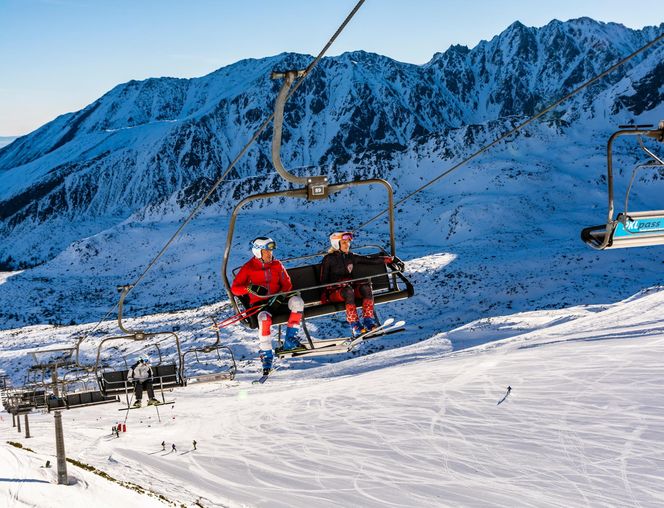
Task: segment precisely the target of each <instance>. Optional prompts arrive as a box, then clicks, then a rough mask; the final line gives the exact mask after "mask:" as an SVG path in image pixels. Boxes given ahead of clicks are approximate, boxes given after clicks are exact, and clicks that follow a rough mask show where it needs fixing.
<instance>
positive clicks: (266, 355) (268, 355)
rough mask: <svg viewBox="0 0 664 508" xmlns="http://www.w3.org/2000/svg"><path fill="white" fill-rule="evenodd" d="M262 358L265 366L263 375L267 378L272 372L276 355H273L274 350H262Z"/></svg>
mask: <svg viewBox="0 0 664 508" xmlns="http://www.w3.org/2000/svg"><path fill="white" fill-rule="evenodd" d="M260 357H261V364H262V366H263V375H264V376H267V375H268V374H269V373H270V371H271V370H272V360H273V358H274V355H273V354H272V350H271V349H268V350H265V349H261V351H260Z"/></svg>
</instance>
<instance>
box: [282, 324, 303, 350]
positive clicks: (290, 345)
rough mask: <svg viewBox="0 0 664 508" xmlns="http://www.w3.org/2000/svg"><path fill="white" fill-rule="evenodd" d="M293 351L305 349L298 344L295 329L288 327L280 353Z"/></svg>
mask: <svg viewBox="0 0 664 508" xmlns="http://www.w3.org/2000/svg"><path fill="white" fill-rule="evenodd" d="M293 349H305V347H304V346H303V345H302V344H301V343H300V340H299V337H298V336H297V328H295V327H292V326H289V327H288V328H286V339H285V340H284V347H282V348H281V349H280V351H292V350H293Z"/></svg>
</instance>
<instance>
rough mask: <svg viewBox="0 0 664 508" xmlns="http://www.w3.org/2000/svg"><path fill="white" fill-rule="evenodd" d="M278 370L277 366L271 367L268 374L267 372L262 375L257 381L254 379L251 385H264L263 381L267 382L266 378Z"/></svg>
mask: <svg viewBox="0 0 664 508" xmlns="http://www.w3.org/2000/svg"><path fill="white" fill-rule="evenodd" d="M278 368H279V367H278V366H275V367H272V369H271V370H270V372H268V373H267V374H263V375H262V376H261V377H259V378H258V379H254V380H253V381H252V382H251V384H252V385H262V384H263V383H265V381H267V378H268V377H270V374H272V373H273V372H274V371H275V370H277V369H278Z"/></svg>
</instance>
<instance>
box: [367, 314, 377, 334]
mask: <svg viewBox="0 0 664 508" xmlns="http://www.w3.org/2000/svg"><path fill="white" fill-rule="evenodd" d="M375 328H378V321H376V320H375V319H374V318H372V317H365V318H364V329H365V330H366V331H367V332H370V331H371V330H373V329H375Z"/></svg>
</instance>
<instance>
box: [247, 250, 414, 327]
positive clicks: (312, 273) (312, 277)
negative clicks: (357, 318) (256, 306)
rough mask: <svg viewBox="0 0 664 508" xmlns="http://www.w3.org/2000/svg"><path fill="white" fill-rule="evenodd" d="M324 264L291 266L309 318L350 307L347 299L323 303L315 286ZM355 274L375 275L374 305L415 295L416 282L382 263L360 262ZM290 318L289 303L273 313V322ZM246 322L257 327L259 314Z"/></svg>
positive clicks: (295, 284) (293, 277) (296, 288)
mask: <svg viewBox="0 0 664 508" xmlns="http://www.w3.org/2000/svg"><path fill="white" fill-rule="evenodd" d="M320 267H321V263H316V264H314V265H305V266H298V267H295V268H288V269H287V272H288V275H289V276H290V279H291V282H292V284H293V290H300V296H301V297H302V299H303V300H304V318H305V319H310V318H314V317H319V316H326V315H329V314H335V313H337V312H342V311H344V310H345V308H346V306H345V304H344V303H343V302H327V303H322V301H321V298H322V295H323V288H317V287H315V286H320V285H321V284H322V283H321V281H320ZM353 277H354V278H358V279H359V278H362V277H371V278H370V279H368V280H370V281H371V285H372V288H373V296H374V304H376V305H380V304H383V303H388V302H393V301H396V300H403V299H406V298H409V297H411V296H413V294H414V289H413V286H412V284H410V282H408V281H407V280H406V278H405V277H403V275H401V273H400V272H392V271H391V270H389V269H388V267H387V266H386V265H385V264H382V263H381V264H376V265H364V264H362V265H356V266H355V268H354V270H353ZM398 281H401V282H402V283H403V286H404V287H400V286H399V284H398ZM240 301H241V302H242V304H243V305H244V307H245V309H247V308H249V307H250V305H249V298H247V297H241V298H240ZM355 303H356V305H358V306H361V305H362V300H361V299H356V301H355ZM289 317H290V309H289V308H288V305H287V304H282V305H280V306H279V307H278V308H277V310H276V312H275V313H274V315H273V316H272V323H273V324H277V325H278V324H283V323H286V322H287V321H288V318H289ZM245 323H246V324H247V325H249V327H250V328H252V329H256V328H258V317H257V316H256V315H253V316H250V317H249V318H247V319H246V320H245Z"/></svg>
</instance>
